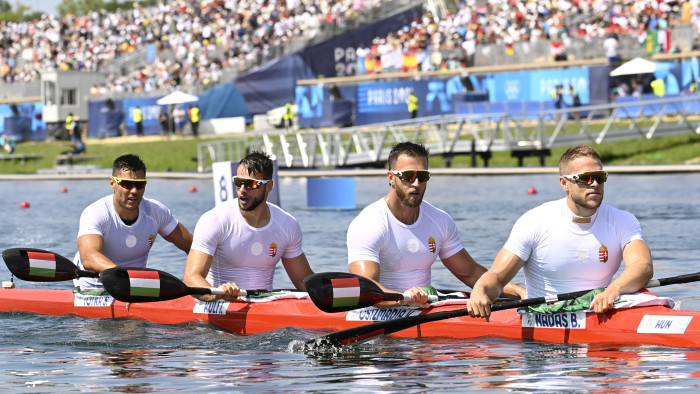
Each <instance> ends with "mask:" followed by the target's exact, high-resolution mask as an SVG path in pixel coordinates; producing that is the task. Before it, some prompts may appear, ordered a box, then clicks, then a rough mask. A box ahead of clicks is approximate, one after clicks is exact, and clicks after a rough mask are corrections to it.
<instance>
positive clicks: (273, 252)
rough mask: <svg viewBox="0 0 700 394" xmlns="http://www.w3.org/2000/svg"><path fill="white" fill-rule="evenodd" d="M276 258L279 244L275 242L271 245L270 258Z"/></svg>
mask: <svg viewBox="0 0 700 394" xmlns="http://www.w3.org/2000/svg"><path fill="white" fill-rule="evenodd" d="M275 256H277V244H276V243H274V242H273V243H271V244H270V257H275Z"/></svg>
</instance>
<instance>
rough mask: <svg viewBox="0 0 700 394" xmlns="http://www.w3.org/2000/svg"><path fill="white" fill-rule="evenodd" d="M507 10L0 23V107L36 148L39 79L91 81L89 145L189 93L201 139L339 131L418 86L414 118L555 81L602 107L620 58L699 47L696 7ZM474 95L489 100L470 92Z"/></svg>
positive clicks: (361, 8)
mask: <svg viewBox="0 0 700 394" xmlns="http://www.w3.org/2000/svg"><path fill="white" fill-rule="evenodd" d="M285 4H286V5H287V7H285ZM509 4H510V5H511V6H505V7H504V6H502V2H500V1H493V0H491V1H474V0H469V1H464V2H460V3H459V4H456V2H445V1H436V0H431V1H427V2H423V1H415V0H386V1H379V0H340V1H332V2H329V1H311V0H296V1H286V2H281V1H260V0H242V1H226V0H208V1H186V0H178V1H161V2H159V3H158V5H157V6H155V7H150V8H142V7H141V6H140V5H139V4H138V3H135V4H134V8H133V9H130V10H126V11H122V12H119V13H104V12H102V11H99V10H96V11H93V12H92V13H90V14H88V15H84V16H70V15H69V16H65V17H62V18H57V17H53V16H50V15H44V16H43V17H42V18H41V19H39V20H36V21H31V22H17V23H2V24H1V25H0V29H1V30H2V36H3V37H4V38H3V40H2V42H1V43H0V49H2V51H1V52H0V78H1V80H2V82H0V97H2V100H3V102H4V103H6V105H0V108H2V107H9V104H11V103H24V104H22V105H20V107H21V111H22V113H23V116H28V117H29V118H31V119H32V122H31V130H30V131H29V133H28V135H27V137H28V138H31V139H42V138H46V136H47V135H49V136H50V135H52V134H53V133H51V132H50V130H51V127H52V125H51V124H53V127H54V128H55V127H58V128H59V129H60V127H61V126H60V123H61V122H62V119H61V116H58V117H57V119H56V118H55V119H40V115H41V114H42V108H43V105H46V102H45V91H44V90H43V88H42V82H41V81H42V73H44V72H46V71H82V72H86V73H97V74H101V75H103V78H102V82H101V83H92V84H91V85H90V86H88V87H87V90H88V92H87V94H86V95H85V97H86V98H87V100H83V101H81V100H78V101H77V102H76V105H80V106H85V107H86V108H85V110H86V113H87V114H89V115H88V116H87V118H88V122H89V135H90V136H92V137H105V136H116V135H120V133H123V132H124V129H122V130H116V131H114V130H113V129H110V130H106V129H105V127H107V126H106V124H108V123H109V122H106V121H105V120H104V119H103V118H101V117H102V116H103V115H102V114H103V113H105V112H106V111H104V110H103V109H104V108H105V106H106V103H107V100H108V99H109V100H110V105H111V106H112V108H113V110H114V111H117V112H119V111H121V112H122V113H123V114H125V115H126V116H124V119H125V125H126V133H128V134H133V133H134V127H133V121H132V120H131V119H130V117H129V114H130V112H131V111H130V109H131V108H132V107H135V106H141V107H142V108H144V128H145V133H146V134H158V133H160V125H159V124H158V122H157V119H156V118H157V113H158V112H159V111H158V108H159V106H158V105H157V104H156V101H157V99H159V98H161V97H163V96H165V95H166V94H167V93H170V92H172V91H173V90H174V89H178V90H183V91H187V92H189V93H192V94H195V95H197V96H199V106H200V108H201V109H202V119H203V123H205V124H203V127H202V130H201V133H202V134H207V133H219V132H222V133H226V132H230V131H226V130H221V129H220V128H219V127H214V126H212V125H214V124H219V125H220V124H221V123H222V122H221V121H219V122H215V121H214V120H221V119H230V118H239V117H243V118H245V119H246V122H247V123H251V122H252V121H253V119H254V117H255V116H256V115H260V114H264V113H266V112H267V111H269V110H271V109H274V108H276V107H279V106H282V105H284V103H286V102H288V101H295V102H296V104H297V106H298V107H299V111H300V112H299V122H300V124H302V126H306V127H319V126H333V127H336V126H344V125H346V123H348V122H350V123H352V124H365V123H371V122H385V121H391V120H392V119H402V118H401V117H402V116H403V115H404V111H403V108H402V106H403V101H402V98H403V96H401V95H402V94H404V93H402V92H406V91H407V89H408V88H409V86H411V88H413V89H417V90H420V91H422V94H423V96H422V100H421V101H422V102H424V103H433V102H435V103H438V102H439V105H438V104H431V105H432V106H431V107H427V106H423V107H422V108H423V109H424V110H423V111H424V112H423V113H422V116H430V115H439V114H454V113H458V112H459V108H466V109H465V110H466V111H473V108H475V106H478V105H476V104H471V101H475V100H477V99H478V98H480V99H479V100H482V101H483V99H484V98H486V99H487V101H486V102H487V104H485V105H483V107H484V108H489V107H491V106H494V105H496V104H497V103H499V102H509V101H517V102H529V101H532V102H537V101H539V102H545V101H550V97H549V96H550V95H551V90H552V87H553V86H554V84H555V83H562V82H564V81H567V82H568V81H574V82H575V83H574V84H573V85H575V89H576V90H577V91H578V94H579V95H580V97H581V98H582V99H583V100H582V101H583V104H589V103H595V104H597V103H600V102H603V101H609V99H610V86H609V85H607V84H608V83H609V82H605V83H604V84H600V86H593V85H596V84H593V85H591V83H590V81H591V80H593V79H592V78H596V79H595V80H596V82H601V81H602V80H600V79H598V78H600V77H602V76H603V75H605V81H609V78H608V77H607V72H605V71H604V70H609V68H610V67H611V66H614V65H616V62H617V59H631V58H633V57H636V56H641V57H649V58H652V59H657V60H664V59H667V60H672V61H673V60H678V61H680V60H683V59H688V58H689V56H690V54H692V52H690V51H691V50H695V49H698V48H697V47H696V40H695V37H696V36H697V31H698V27H699V26H700V17H698V14H699V11H700V10H699V8H698V4H697V2H683V3H680V4H679V3H678V2H675V1H673V2H671V1H661V2H646V1H642V0H638V1H631V2H625V3H624V4H615V5H613V6H612V7H610V8H608V7H607V5H606V4H607V3H605V2H590V1H578V2H568V1H559V2H556V3H552V2H548V1H544V0H535V1H523V0H518V1H512V2H510V3H509ZM553 4H555V8H552V5H553ZM613 36H614V37H613ZM611 39H612V40H614V41H616V42H617V46H616V47H615V48H612V44H609V41H610V40H611ZM613 49H615V51H614V54H611V51H612V50H613ZM612 55H614V56H612ZM685 64H686V63H683V65H682V66H679V67H681V68H682V70H681V71H678V72H675V71H670V74H669V75H671V76H674V78H675V80H676V81H677V83H676V84H675V85H673V84H668V86H667V93H669V94H673V93H680V92H682V91H684V90H688V89H689V88H690V86H691V83H693V82H694V81H696V80H697V78H698V75H697V74H698V73H697V67H696V66H694V65H693V64H695V65H696V64H697V63H688V64H689V65H687V67H686V65H685ZM694 67H695V68H694ZM686 68H687V69H688V70H690V71H688V72H686V71H685V70H686ZM593 69H595V70H597V71H593V74H591V72H592V71H590V70H593ZM542 70H550V71H542ZM524 71H530V72H532V73H537V72H540V73H547V75H546V78H545V77H541V78H539V79H537V81H539V82H537V83H539V85H538V86H537V89H534V86H532V85H530V86H527V87H526V86H523V85H520V88H519V91H521V92H522V91H525V90H533V91H534V90H537V92H536V93H537V94H534V93H531V94H530V95H529V96H527V97H525V96H522V97H520V96H518V97H516V98H513V97H511V96H508V94H511V93H512V92H513V91H514V87H513V86H514V84H513V83H512V82H509V81H511V80H512V79H511V80H509V79H508V78H510V77H506V76H508V75H510V76H513V75H514V74H517V73H518V72H524ZM674 72H675V73H676V74H674ZM688 73H689V74H688ZM499 75H500V77H499ZM593 75H594V76H593ZM687 75H690V77H688V76H687ZM516 79H519V81H520V83H526V82H527V83H530V84H532V83H534V82H533V81H535V79H532V77H531V76H527V77H522V76H518V77H517V78H516ZM405 82H411V83H413V82H416V83H417V84H406V83H405ZM615 82H616V83H617V81H615ZM371 83H375V84H380V85H375V86H368V85H367V84H371ZM381 84H384V85H381ZM506 84H507V86H506ZM502 87H503V88H502ZM647 88H648V87H647ZM372 89H374V90H372ZM377 89H379V90H381V91H382V92H390V94H392V93H396V92H398V94H394V95H393V96H392V100H393V102H392V103H390V104H391V105H387V106H375V109H377V108H379V109H378V111H384V113H383V114H377V113H372V112H368V111H364V112H357V111H358V108H359V107H360V105H361V104H362V101H361V100H362V97H363V92H367V91H375V92H376V91H378V90H377ZM673 89H676V90H675V91H674V90H673ZM474 91H477V92H474ZM504 91H508V92H510V93H508V94H506V93H504ZM483 92H487V93H488V94H486V95H483V94H481V95H479V94H477V93H483ZM648 92H649V90H648V91H647V93H648ZM630 93H631V92H630ZM382 94H384V93H382ZM42 96H43V97H42ZM81 97H82V96H81ZM431 100H432V101H431ZM436 100H437V101H436ZM568 100H569V101H570V98H568ZM467 102H469V104H465V103H467ZM364 104H367V103H364ZM489 104H490V105H489ZM370 105H371V104H370ZM523 105H526V104H523ZM184 106H187V104H184ZM87 107H89V108H87ZM438 107H439V108H438ZM365 109H367V108H365ZM111 110H112V109H110V111H111ZM361 110H362V108H359V111H361ZM2 111H4V110H0V113H3V112H2ZM348 111H350V112H351V113H348ZM352 111H355V112H352ZM4 113H5V114H8V113H9V112H8V111H4ZM319 114H321V115H320V116H319ZM324 114H325V115H324ZM348 119H350V120H348ZM42 120H43V121H42ZM47 121H48V123H50V124H49V125H47V124H46V122H47ZM207 122H209V123H207ZM256 124H257V123H256ZM207 125H209V127H208V126H207ZM265 127H269V126H264V125H263V126H261V128H263V129H264V128H265ZM42 129H43V130H42ZM47 129H49V132H48V133H47V132H46V130H47ZM23 133H25V134H27V133H26V132H23ZM24 136H25V135H24V134H23V135H19V136H18V137H19V138H20V139H22V137H24Z"/></svg>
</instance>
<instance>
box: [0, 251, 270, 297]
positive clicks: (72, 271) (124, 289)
mask: <svg viewBox="0 0 700 394" xmlns="http://www.w3.org/2000/svg"><path fill="white" fill-rule="evenodd" d="M2 258H3V259H4V260H5V264H7V268H8V269H9V270H10V272H12V274H13V275H14V276H16V277H18V278H20V279H22V280H26V281H31V282H58V281H64V280H71V279H75V278H78V277H88V278H100V279H101V280H102V284H103V285H104V287H105V290H107V292H109V293H110V295H111V296H112V297H114V298H115V299H117V300H120V301H124V302H153V301H165V300H171V299H173V298H179V297H183V296H186V295H195V294H217V295H224V294H225V293H224V291H223V290H221V289H218V288H209V287H188V286H187V285H185V284H184V283H183V282H182V281H181V280H179V279H177V278H176V277H174V276H172V275H171V274H169V273H167V272H164V271H159V270H154V269H150V268H123V267H114V268H110V269H107V270H105V271H103V272H102V273H100V274H98V273H96V272H92V271H84V270H81V269H79V268H78V267H77V266H76V265H75V264H74V263H73V262H72V261H70V260H69V259H67V258H65V257H63V256H61V255H60V254H57V253H53V252H49V251H47V250H43V249H33V248H11V249H6V250H4V251H3V252H2ZM141 272H148V274H143V273H141ZM130 273H133V274H131V276H133V277H138V276H139V275H141V276H146V277H149V275H150V277H151V278H160V279H161V280H160V283H159V286H160V289H159V291H158V292H156V291H154V290H149V291H146V293H145V294H138V293H139V289H137V288H135V289H134V290H135V293H136V294H134V295H132V294H131V290H132V288H131V285H130ZM144 283H150V284H153V283H155V282H154V281H151V282H148V281H146V282H144ZM268 292H269V291H267V290H247V291H246V290H241V292H240V296H242V297H245V296H246V295H260V294H263V293H268Z"/></svg>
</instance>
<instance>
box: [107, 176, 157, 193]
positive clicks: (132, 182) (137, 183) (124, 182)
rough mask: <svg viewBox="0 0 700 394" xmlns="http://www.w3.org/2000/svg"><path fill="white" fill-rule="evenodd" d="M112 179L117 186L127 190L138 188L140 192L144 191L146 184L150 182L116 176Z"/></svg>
mask: <svg viewBox="0 0 700 394" xmlns="http://www.w3.org/2000/svg"><path fill="white" fill-rule="evenodd" d="M112 179H114V182H117V185H119V186H121V187H123V188H124V189H126V190H131V189H133V188H134V187H136V188H137V189H138V190H141V189H143V188H144V187H146V183H147V182H148V179H146V178H144V179H126V178H117V177H116V176H113V177H112Z"/></svg>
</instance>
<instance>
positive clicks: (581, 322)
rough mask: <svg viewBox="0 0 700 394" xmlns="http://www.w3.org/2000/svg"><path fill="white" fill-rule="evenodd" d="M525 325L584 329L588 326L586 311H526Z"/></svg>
mask: <svg viewBox="0 0 700 394" xmlns="http://www.w3.org/2000/svg"><path fill="white" fill-rule="evenodd" d="M522 319H523V320H522V326H523V327H536V328H563V329H584V328H586V312H565V313H553V314H544V313H525V314H523V315H522Z"/></svg>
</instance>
